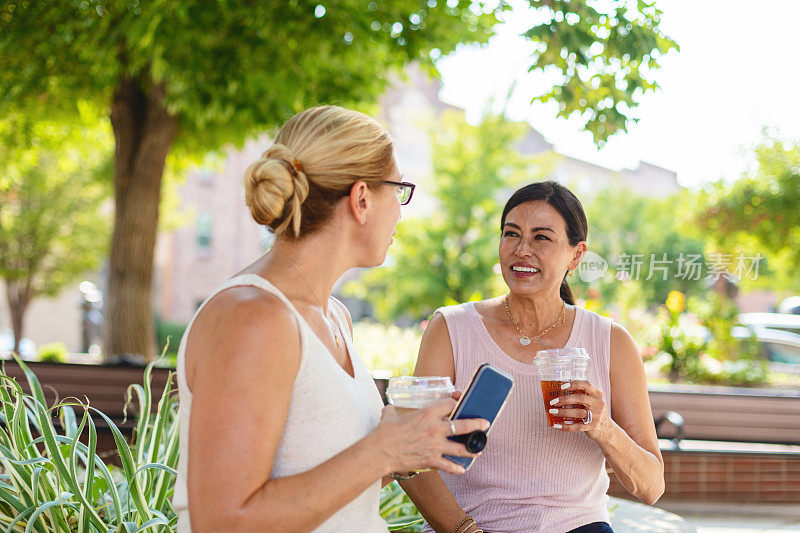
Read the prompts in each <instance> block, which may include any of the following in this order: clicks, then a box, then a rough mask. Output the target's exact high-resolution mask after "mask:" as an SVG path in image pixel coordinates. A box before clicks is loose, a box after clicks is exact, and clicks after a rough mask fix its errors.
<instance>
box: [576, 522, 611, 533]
mask: <svg viewBox="0 0 800 533" xmlns="http://www.w3.org/2000/svg"><path fill="white" fill-rule="evenodd" d="M567 533H614V530H613V529H611V526H609V525H608V524H607V523H605V522H592V523H591V524H586V525H585V526H581V527H576V528H575V529H572V530H570V531H568V532H567Z"/></svg>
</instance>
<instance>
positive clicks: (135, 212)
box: [104, 79, 177, 362]
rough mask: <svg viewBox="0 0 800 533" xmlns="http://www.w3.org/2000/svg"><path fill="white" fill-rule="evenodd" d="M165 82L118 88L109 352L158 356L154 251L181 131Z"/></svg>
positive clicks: (114, 357) (134, 82)
mask: <svg viewBox="0 0 800 533" xmlns="http://www.w3.org/2000/svg"><path fill="white" fill-rule="evenodd" d="M164 96H165V91H164V86H163V85H156V84H153V83H152V82H148V81H146V80H142V79H124V80H123V81H122V82H121V83H120V85H119V86H118V87H117V89H116V90H115V92H114V96H113V101H112V104H111V125H112V127H113V129H114V139H115V143H116V152H115V156H114V201H115V212H114V231H113V234H112V238H111V255H110V257H109V269H108V290H107V295H106V309H105V334H104V344H105V346H104V354H105V358H106V361H109V362H115V361H118V360H119V358H120V357H121V356H123V355H125V354H139V355H142V356H144V357H145V358H146V359H148V360H152V359H153V357H154V356H155V332H154V324H153V309H152V300H153V295H152V282H153V255H154V252H155V244H156V234H157V232H158V207H159V203H160V201H161V179H162V176H163V173H164V165H165V162H166V158H167V154H168V153H169V150H170V148H171V147H172V142H173V140H174V139H175V135H176V133H177V120H176V119H175V117H172V116H170V115H169V113H168V111H167V109H166V107H165V99H164Z"/></svg>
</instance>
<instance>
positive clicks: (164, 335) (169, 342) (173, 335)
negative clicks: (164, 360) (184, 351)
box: [156, 317, 187, 356]
mask: <svg viewBox="0 0 800 533" xmlns="http://www.w3.org/2000/svg"><path fill="white" fill-rule="evenodd" d="M186 326H187V324H183V323H179V322H166V321H164V320H161V319H160V318H158V317H156V346H158V349H159V350H164V348H165V347H166V351H165V353H166V355H168V356H170V355H171V356H175V355H178V346H179V345H180V343H181V337H183V332H184V331H185V330H186Z"/></svg>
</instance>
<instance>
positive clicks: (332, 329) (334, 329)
mask: <svg viewBox="0 0 800 533" xmlns="http://www.w3.org/2000/svg"><path fill="white" fill-rule="evenodd" d="M275 253H277V254H278V255H280V256H283V257H285V258H286V259H288V260H289V263H290V264H291V265H292V267H293V268H294V269H295V270H296V271H297V273H298V274H300V277H301V278H303V281H305V282H306V285H307V286H308V290H309V291H311V294H313V295H314V298H315V299H316V300H317V303H319V306H320V307H321V308H322V319H323V320H324V321H325V324H326V325H327V326H328V330H329V331H330V332H331V333H333V338H334V340H335V341H336V347H337V348H341V346H342V344H341V341H340V340H339V328H338V327H334V325H333V322H332V321H331V319H330V318H328V315H327V312H328V306H327V305H324V304H323V303H322V298H320V297H319V296H317V293H316V291H315V290H314V287H312V286H311V282H309V281H308V278H306V277H305V276H304V275H303V271H302V270H300V267H299V266H297V263H295V261H294V259H292V258H291V257H289V256H288V255H286V254H284V253H281V252H279V251H278V250H275Z"/></svg>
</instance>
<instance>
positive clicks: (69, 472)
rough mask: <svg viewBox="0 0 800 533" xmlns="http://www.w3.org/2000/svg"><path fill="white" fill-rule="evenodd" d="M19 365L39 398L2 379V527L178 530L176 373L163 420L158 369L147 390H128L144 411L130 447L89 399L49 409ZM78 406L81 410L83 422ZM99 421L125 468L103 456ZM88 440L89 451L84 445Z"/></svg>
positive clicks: (163, 397)
mask: <svg viewBox="0 0 800 533" xmlns="http://www.w3.org/2000/svg"><path fill="white" fill-rule="evenodd" d="M17 362H18V363H19V365H20V366H21V367H22V368H23V370H24V372H25V376H26V378H27V381H28V385H29V387H30V390H31V393H30V394H27V393H25V392H24V391H23V390H22V387H21V386H20V385H19V384H18V383H17V382H16V381H15V380H14V379H12V378H10V377H9V376H7V375H6V374H5V372H4V371H3V372H2V373H0V402H1V404H2V405H1V408H0V422H2V427H0V525H2V526H3V527H4V528H5V531H8V532H25V533H30V532H33V531H36V532H37V533H45V532H51V531H52V532H58V533H61V532H67V531H80V532H88V533H91V532H103V533H106V532H109V531H115V532H134V531H136V532H139V531H142V532H163V531H172V530H173V529H174V526H175V524H176V521H177V516H176V514H175V511H174V510H173V508H172V504H171V497H172V492H173V487H174V482H175V479H174V477H175V474H176V471H175V468H176V466H177V462H178V403H177V398H176V396H175V394H174V392H175V391H174V390H173V389H172V387H171V377H172V375H170V380H169V381H168V383H167V386H166V388H165V389H164V392H163V394H162V395H161V398H160V400H159V402H158V409H157V411H156V412H151V406H152V405H153V398H152V389H151V386H150V383H151V371H152V368H153V363H151V364H149V365H148V366H147V367H146V369H145V371H144V380H143V384H142V385H139V384H134V385H131V386H130V387H129V388H128V402H130V401H132V397H133V395H134V394H135V395H136V397H137V400H138V407H139V409H138V416H137V420H136V429H135V432H134V441H133V443H132V444H131V443H129V442H128V441H127V440H126V438H125V437H124V436H123V434H122V433H121V432H120V430H119V428H118V427H117V426H116V425H115V424H114V422H113V421H112V420H111V419H110V418H109V417H107V416H106V415H105V414H103V413H102V412H100V411H98V410H97V409H95V408H93V407H91V406H90V405H89V403H88V401H87V402H81V401H80V400H77V399H72V400H69V401H67V400H65V401H61V402H60V403H58V404H56V405H53V406H51V407H48V406H47V404H46V402H45V398H44V394H43V392H42V387H41V385H40V384H39V381H38V379H37V378H36V376H35V375H34V373H33V372H31V371H30V369H29V368H28V367H27V366H26V365H25V363H23V362H22V361H21V360H20V359H18V358H17ZM76 407H77V408H78V411H79V412H80V411H81V410H82V415H81V416H80V421H78V416H76V409H75V408H76ZM126 408H127V405H126ZM55 413H58V420H59V422H60V423H59V424H58V425H59V426H60V429H59V428H57V427H56V424H55V423H54V419H53V415H54V414H55ZM94 415H97V416H100V417H101V418H102V419H103V421H104V422H105V423H106V424H108V427H109V428H110V430H111V432H112V434H113V436H114V442H115V444H116V447H117V452H118V453H119V460H120V462H121V463H122V468H121V469H120V468H117V467H114V466H113V465H107V464H106V463H105V462H104V461H103V459H102V458H101V457H100V456H98V455H97V453H96V449H97V428H96V426H95V422H94ZM87 432H88V438H87V443H86V444H84V443H82V442H81V441H80V440H79V438H80V436H81V435H82V434H84V433H87Z"/></svg>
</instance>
